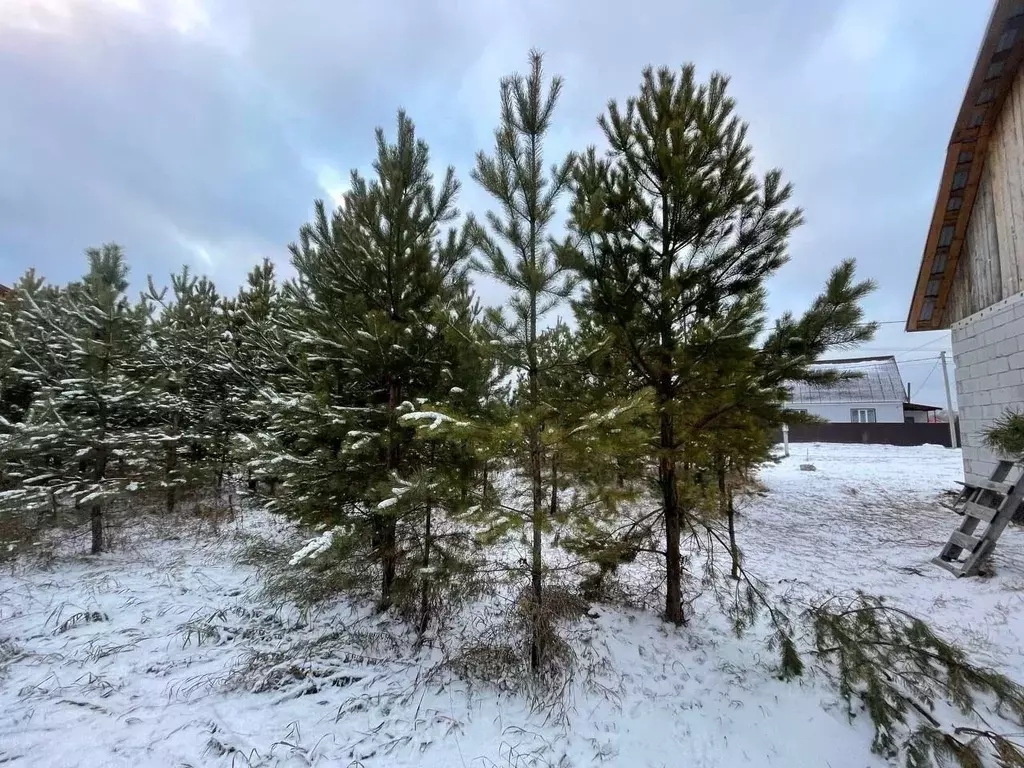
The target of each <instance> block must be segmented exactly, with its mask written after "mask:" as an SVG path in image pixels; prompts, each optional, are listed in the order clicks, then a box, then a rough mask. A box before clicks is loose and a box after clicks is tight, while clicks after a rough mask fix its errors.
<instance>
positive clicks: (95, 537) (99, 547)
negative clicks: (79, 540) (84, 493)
mask: <svg viewBox="0 0 1024 768" xmlns="http://www.w3.org/2000/svg"><path fill="white" fill-rule="evenodd" d="M104 437H105V435H104ZM102 439H104V438H101V440H102ZM106 472H107V447H106V446H105V445H101V446H100V447H99V448H97V450H96V466H95V468H94V469H93V478H92V479H93V482H94V483H96V484H97V485H99V483H100V482H102V480H103V478H104V476H105V475H106ZM89 518H90V521H91V523H92V549H91V550H90V551H91V552H92V554H94V555H98V554H99V553H100V552H102V551H103V544H104V542H103V502H101V501H95V502H93V504H92V508H91V510H90V513H89Z"/></svg>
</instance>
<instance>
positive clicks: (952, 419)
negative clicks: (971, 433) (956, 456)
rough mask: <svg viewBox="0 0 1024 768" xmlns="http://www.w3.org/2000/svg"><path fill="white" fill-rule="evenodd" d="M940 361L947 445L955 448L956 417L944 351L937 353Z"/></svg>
mask: <svg viewBox="0 0 1024 768" xmlns="http://www.w3.org/2000/svg"><path fill="white" fill-rule="evenodd" d="M939 360H941V361H942V383H943V384H945V385H946V413H947V414H948V415H949V444H950V445H951V446H952V447H953V448H956V447H958V446H957V442H956V415H955V414H954V413H953V396H952V395H950V393H949V371H947V370H946V350H942V351H941V352H939Z"/></svg>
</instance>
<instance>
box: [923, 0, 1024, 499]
mask: <svg viewBox="0 0 1024 768" xmlns="http://www.w3.org/2000/svg"><path fill="white" fill-rule="evenodd" d="M1022 60H1024V2H1021V0H998V2H996V3H995V7H994V8H993V11H992V15H991V17H990V19H989V24H988V27H987V28H986V31H985V35H984V38H983V39H982V41H981V48H980V50H979V52H978V57H977V60H976V62H975V65H974V70H973V71H972V72H971V76H970V79H969V81H968V84H967V90H966V93H965V95H964V100H963V104H962V105H961V107H960V112H959V114H958V115H957V116H956V120H955V122H954V124H953V131H952V137H951V138H950V142H949V147H948V149H947V152H946V160H945V165H944V166H943V170H942V176H941V179H940V181H939V189H938V194H937V197H936V201H935V210H934V212H933V214H932V220H931V225H930V228H929V230H928V234H927V238H926V241H925V248H924V255H923V257H922V259H921V267H920V272H919V273H918V278H917V283H916V285H915V288H914V294H913V298H912V300H911V306H910V314H909V316H908V318H907V330H908V331H932V330H941V329H947V328H948V329H950V330H951V331H952V337H953V338H952V341H953V359H954V362H955V363H956V391H957V400H958V405H959V409H958V410H959V414H960V428H961V434H962V437H963V449H964V475H965V479H966V482H967V483H968V484H976V483H977V482H978V481H980V480H982V479H985V478H987V477H988V476H989V475H990V474H991V472H992V470H993V469H994V468H995V465H996V461H997V457H996V456H995V455H993V454H992V453H991V452H989V451H987V450H986V449H985V447H984V445H983V437H984V430H985V429H986V427H987V426H988V425H990V424H991V423H992V422H993V421H994V420H995V419H997V418H998V417H999V416H1000V415H1001V414H1002V413H1004V412H1005V411H1006V410H1008V409H1019V408H1022V407H1024V293H1022V291H1024V73H1022V70H1021V62H1022Z"/></svg>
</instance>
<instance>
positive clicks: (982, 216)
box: [943, 71, 1024, 326]
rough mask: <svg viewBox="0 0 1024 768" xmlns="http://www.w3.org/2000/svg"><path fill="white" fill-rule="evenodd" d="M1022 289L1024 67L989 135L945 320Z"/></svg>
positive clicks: (1023, 283)
mask: <svg viewBox="0 0 1024 768" xmlns="http://www.w3.org/2000/svg"><path fill="white" fill-rule="evenodd" d="M1021 291H1024V71H1020V72H1018V73H1017V76H1016V78H1015V79H1014V83H1013V87H1012V88H1011V89H1010V92H1009V94H1008V95H1007V99H1006V102H1005V104H1004V106H1003V109H1002V111H1001V112H1000V114H999V117H998V118H997V120H996V123H995V125H994V126H993V129H992V133H991V135H990V137H989V143H988V149H987V157H986V158H985V166H984V169H983V171H982V175H981V180H980V182H979V184H978V193H977V196H976V198H975V201H974V207H973V209H972V211H971V218H970V222H969V223H968V226H967V232H966V235H965V238H964V244H963V253H962V255H961V258H960V265H959V268H958V269H957V271H956V274H955V276H954V278H953V284H952V286H951V288H950V294H949V302H948V304H947V306H946V312H945V316H944V317H943V325H945V326H948V325H949V324H950V323H954V322H956V321H957V320H962V319H963V318H965V317H967V316H969V315H972V314H974V313H975V312H980V311H981V310H983V309H985V308H986V307H990V306H992V305H993V304H996V303H997V302H1000V301H1002V300H1003V299H1006V298H1008V297H1010V296H1013V295H1014V294H1016V293H1019V292H1021Z"/></svg>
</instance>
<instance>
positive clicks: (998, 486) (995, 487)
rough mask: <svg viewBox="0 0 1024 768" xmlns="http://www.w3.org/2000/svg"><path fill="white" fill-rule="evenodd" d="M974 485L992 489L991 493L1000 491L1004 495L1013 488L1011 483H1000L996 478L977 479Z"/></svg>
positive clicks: (988, 489) (987, 489)
mask: <svg viewBox="0 0 1024 768" xmlns="http://www.w3.org/2000/svg"><path fill="white" fill-rule="evenodd" d="M975 487H976V488H984V489H985V490H986V491H992V492H993V493H1001V494H1002V495H1003V496H1005V495H1006V494H1008V493H1009V492H1010V491H1011V490H1012V489H1013V483H1000V482H997V481H996V480H979V481H978V482H977V484H976V485H975Z"/></svg>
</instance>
